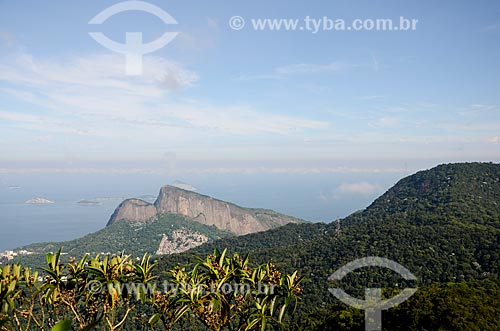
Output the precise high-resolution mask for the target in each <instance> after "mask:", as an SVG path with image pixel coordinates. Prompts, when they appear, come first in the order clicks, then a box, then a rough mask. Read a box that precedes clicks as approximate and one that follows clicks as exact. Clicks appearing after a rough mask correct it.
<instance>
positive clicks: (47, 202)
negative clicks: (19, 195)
mask: <svg viewBox="0 0 500 331" xmlns="http://www.w3.org/2000/svg"><path fill="white" fill-rule="evenodd" d="M25 203H26V204H29V205H50V204H54V203H56V202H55V201H53V200H49V199H45V198H33V199H30V200H28V201H26V202H25Z"/></svg>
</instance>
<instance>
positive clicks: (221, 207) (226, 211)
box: [108, 185, 301, 235]
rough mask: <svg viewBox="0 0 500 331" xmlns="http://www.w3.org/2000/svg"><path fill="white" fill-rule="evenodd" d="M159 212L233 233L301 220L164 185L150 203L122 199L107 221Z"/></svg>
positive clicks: (139, 218)
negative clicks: (180, 216) (152, 202)
mask: <svg viewBox="0 0 500 331" xmlns="http://www.w3.org/2000/svg"><path fill="white" fill-rule="evenodd" d="M163 214H176V215H182V216H185V217H187V218H190V219H192V220H195V221H197V222H199V223H202V224H205V225H209V226H215V227H216V228H218V229H219V230H222V231H226V232H229V233H233V234H235V235H244V234H248V233H254V232H260V231H266V230H269V229H272V228H275V227H278V226H281V225H285V224H287V223H299V222H301V220H299V219H297V218H293V217H289V216H286V215H283V214H280V213H277V212H275V211H271V210H263V209H250V208H243V207H240V206H237V205H235V204H232V203H230V202H226V201H222V200H218V199H215V198H212V197H209V196H206V195H202V194H199V193H196V192H193V191H189V190H186V189H183V188H179V187H177V186H173V185H166V186H163V187H162V188H161V189H160V193H159V194H158V198H157V199H156V201H155V203H154V205H153V204H150V203H148V202H146V201H143V200H140V199H128V200H125V201H124V202H122V203H121V204H120V205H119V206H118V208H117V209H116V210H115V212H114V213H113V215H112V216H111V219H110V220H109V222H108V225H111V224H114V223H116V222H118V221H121V220H126V221H130V222H144V221H146V220H148V219H152V218H154V217H156V216H157V215H163Z"/></svg>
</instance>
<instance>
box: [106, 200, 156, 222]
mask: <svg viewBox="0 0 500 331" xmlns="http://www.w3.org/2000/svg"><path fill="white" fill-rule="evenodd" d="M156 215H157V212H156V208H155V206H154V205H152V204H150V203H148V202H146V201H143V200H140V199H127V200H125V201H123V202H122V203H121V204H120V205H119V206H118V207H117V208H116V209H115V212H114V213H113V215H111V218H110V219H109V222H108V225H111V224H113V223H116V222H118V221H120V220H127V221H136V222H145V221H147V220H149V219H151V218H153V217H155V216H156Z"/></svg>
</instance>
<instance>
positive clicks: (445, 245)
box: [162, 163, 500, 330]
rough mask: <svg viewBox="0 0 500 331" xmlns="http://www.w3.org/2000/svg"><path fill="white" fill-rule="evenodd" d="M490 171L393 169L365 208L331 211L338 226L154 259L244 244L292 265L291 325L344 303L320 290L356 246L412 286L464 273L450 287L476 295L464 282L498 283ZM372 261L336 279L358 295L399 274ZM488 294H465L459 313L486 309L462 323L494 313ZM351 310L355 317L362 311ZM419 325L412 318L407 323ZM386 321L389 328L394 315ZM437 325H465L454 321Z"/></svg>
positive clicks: (321, 318)
mask: <svg viewBox="0 0 500 331" xmlns="http://www.w3.org/2000/svg"><path fill="white" fill-rule="evenodd" d="M499 180H500V165H498V164H490V163H487V164H484V163H463V164H448V165H441V166H438V167H436V168H433V169H431V170H428V171H422V172H419V173H417V174H415V175H412V176H409V177H407V178H404V179H402V180H401V181H399V182H398V183H397V184H396V185H395V186H394V187H393V188H391V189H390V190H389V191H388V192H386V193H385V194H384V195H382V196H381V197H380V198H378V199H377V200H375V201H374V202H373V204H371V205H370V206H369V207H368V208H366V209H365V210H363V211H360V212H357V213H355V214H353V215H351V216H349V217H347V218H345V219H343V220H341V221H340V227H339V224H336V223H332V224H328V225H325V224H314V225H311V224H307V225H288V226H284V227H282V228H278V229H275V230H272V231H268V232H266V233H260V234H252V235H248V236H243V237H238V238H233V239H223V240H220V241H217V242H215V243H211V244H207V245H204V246H200V247H198V248H196V249H194V250H192V251H189V252H187V253H185V254H181V255H178V256H171V257H163V258H162V264H163V265H165V266H168V265H171V264H172V263H174V262H183V261H188V260H189V255H190V254H196V255H198V254H200V255H201V254H205V253H207V252H210V251H211V250H212V249H213V247H214V246H218V247H230V249H231V250H233V251H238V252H241V253H245V252H247V251H248V252H250V253H251V256H253V257H254V258H256V259H257V260H258V261H261V262H264V261H267V260H272V261H273V262H274V263H275V264H276V265H277V266H278V267H279V268H283V269H284V270H287V271H290V270H294V269H298V270H300V273H301V274H302V275H303V276H304V290H305V294H304V297H303V300H302V303H301V304H300V306H299V308H298V311H297V313H296V314H295V315H294V316H293V320H292V321H291V322H290V324H289V326H288V328H289V329H293V330H307V329H319V328H324V327H325V325H327V324H328V323H327V320H328V318H329V317H331V316H335V314H338V313H339V311H340V310H342V309H345V308H346V307H345V306H344V305H343V304H340V303H339V301H337V300H336V299H335V298H333V297H332V296H331V295H330V294H329V293H328V290H327V289H328V287H331V286H330V285H331V284H328V282H327V278H328V277H329V275H330V274H332V273H333V272H334V271H335V270H337V269H338V268H339V267H341V266H343V265H344V264H346V263H348V262H350V261H353V260H355V259H357V258H361V257H366V256H380V257H385V258H389V259H392V260H394V261H396V262H398V263H400V264H402V265H403V266H405V267H407V268H408V269H409V270H410V271H411V272H412V273H413V274H415V275H416V276H417V278H418V282H417V284H414V285H416V286H419V287H422V286H423V287H424V289H423V290H422V291H423V292H421V293H424V292H425V291H433V289H434V288H433V287H432V286H433V285H430V284H434V283H438V284H446V283H461V284H462V282H466V283H465V284H464V285H457V288H460V286H463V287H466V288H472V289H471V290H470V291H469V292H473V293H475V294H474V295H472V294H471V295H470V296H469V297H471V298H473V297H475V296H478V295H479V296H480V297H481V295H482V294H481V293H483V292H481V290H475V289H476V288H477V287H478V286H479V285H477V284H475V285H474V284H473V285H467V282H478V281H479V282H486V284H489V283H488V282H489V281H492V282H493V283H494V284H498V281H499V275H500V207H499V206H498V204H499V203H500V182H499ZM372 269H374V270H372ZM375 269H377V268H370V270H369V271H370V272H367V270H366V269H363V270H360V271H358V272H356V273H353V274H352V275H350V276H349V277H346V278H345V280H344V281H343V282H342V284H341V286H342V287H343V288H345V289H346V290H349V291H351V293H354V294H357V295H358V296H360V297H362V293H363V290H364V288H366V287H394V286H395V284H396V283H399V286H403V285H404V284H405V283H404V282H403V281H402V280H401V279H400V277H399V276H397V275H395V274H391V273H390V272H386V271H383V270H375ZM485 286H486V285H485ZM453 288H454V287H452V290H448V291H444V290H443V293H444V294H443V295H445V296H451V297H453V295H455V294H453V293H454V291H455V290H453ZM490 288H493V290H491V291H489V292H488V291H487V290H484V296H485V298H486V297H494V298H498V286H497V285H494V286H490ZM440 293H441V292H440ZM450 293H451V294H450ZM478 293H479V294H478ZM476 299H477V297H476ZM450 300H451V299H450ZM464 300H465V301H467V300H466V299H464ZM471 300H472V299H471ZM451 301H453V300H451ZM493 301H494V302H498V300H497V301H495V300H493V299H491V298H490V299H489V300H487V301H485V303H484V305H486V306H485V307H476V308H474V307H475V306H474V305H472V304H470V305H469V308H466V307H468V306H467V305H465V306H464V307H463V309H464V311H463V313H464V314H465V313H466V310H468V309H475V310H477V311H481V309H483V308H484V309H486V310H487V311H490V314H489V315H488V314H486V315H485V314H479V313H478V314H474V313H473V312H470V311H468V313H470V314H472V315H471V316H475V318H477V319H478V321H476V322H477V323H472V324H476V325H479V324H480V323H479V319H480V320H482V319H484V318H488V317H492V316H496V317H499V311H498V310H499V308H497V307H498V306H493V305H492V303H491V302H493ZM443 304H445V305H446V304H448V302H447V300H443ZM450 309H451V308H450ZM455 310H456V307H455ZM431 313H435V312H434V311H431V312H429V314H431ZM354 316H356V314H354ZM486 316H488V317H486ZM357 318H358V319H359V318H361V322H362V318H363V316H362V315H359V316H357ZM428 318H430V317H428ZM435 318H436V317H435ZM496 320H498V319H496ZM325 323H326V324H325ZM358 324H359V323H358ZM321 325H323V326H321ZM350 325H351V326H350V327H347V326H346V328H345V329H346V330H351V329H352V330H354V329H356V328H355V323H351V324H350ZM464 325H470V323H469V324H464ZM358 326H359V325H358ZM422 327H423V326H422V325H420V324H419V325H417V326H415V328H414V330H420V329H423V328H422ZM393 328H394V329H397V328H396V326H394V325H393ZM326 329H328V328H326ZM493 329H495V328H490V330H493ZM428 330H438V328H433V327H431V328H429V329H428ZM443 330H468V328H467V327H466V326H462V327H458V326H457V327H456V328H451V329H450V328H443Z"/></svg>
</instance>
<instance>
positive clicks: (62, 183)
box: [0, 172, 404, 251]
mask: <svg viewBox="0 0 500 331" xmlns="http://www.w3.org/2000/svg"><path fill="white" fill-rule="evenodd" d="M403 175H404V174H402V173H398V172H387V173H386V172H381V173H377V172H374V173H337V174H310V173H307V174H260V173H256V174H223V173H222V174H211V175H210V176H207V175H206V174H197V175H190V176H185V177H182V176H181V177H178V178H175V179H174V178H166V177H165V176H162V175H159V174H154V173H152V174H111V175H110V174H85V173H83V174H82V173H69V174H68V173H58V174H40V173H32V174H28V175H26V174H23V175H22V176H20V175H16V174H8V175H2V177H0V181H1V182H0V184H1V185H0V229H1V231H0V232H1V235H0V251H4V250H8V249H14V248H17V247H19V246H22V245H26V244H31V243H34V242H46V241H64V240H69V239H74V238H77V237H80V236H83V235H85V234H88V233H91V232H95V231H97V230H99V229H101V228H103V227H105V226H106V223H107V222H108V220H109V217H110V216H111V214H112V213H113V211H114V209H115V208H116V207H117V206H118V204H119V203H120V202H121V198H129V197H140V196H143V195H155V196H156V195H157V194H158V191H159V189H160V187H161V186H162V185H164V184H167V183H172V182H173V181H174V180H176V179H178V180H182V181H183V182H186V183H188V184H190V185H192V186H194V187H195V188H197V192H199V193H202V194H206V195H210V196H213V197H215V198H218V199H221V200H226V201H230V202H233V203H236V204H239V205H241V206H244V207H259V208H269V209H273V210H276V211H279V212H282V213H285V214H288V215H291V216H295V217H300V218H303V219H305V220H308V221H325V222H330V221H332V220H334V219H338V218H342V217H345V216H347V215H349V214H350V213H352V212H354V211H356V210H359V209H362V208H365V207H367V206H368V205H369V204H370V203H371V202H372V201H373V200H374V199H375V198H376V197H378V196H379V195H380V194H382V193H383V192H384V191H386V190H387V189H388V188H389V187H391V186H392V185H393V184H395V183H396V181H397V180H398V179H400V178H401V177H402V176H403ZM16 187H17V188H16ZM35 197H42V198H46V199H50V200H54V201H55V203H54V204H50V205H30V204H25V201H27V200H29V199H32V198H35ZM95 198H114V200H104V201H103V200H101V201H100V202H101V203H102V204H101V205H96V206H82V205H80V204H78V203H77V202H78V201H80V200H82V199H87V200H93V199H95Z"/></svg>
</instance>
